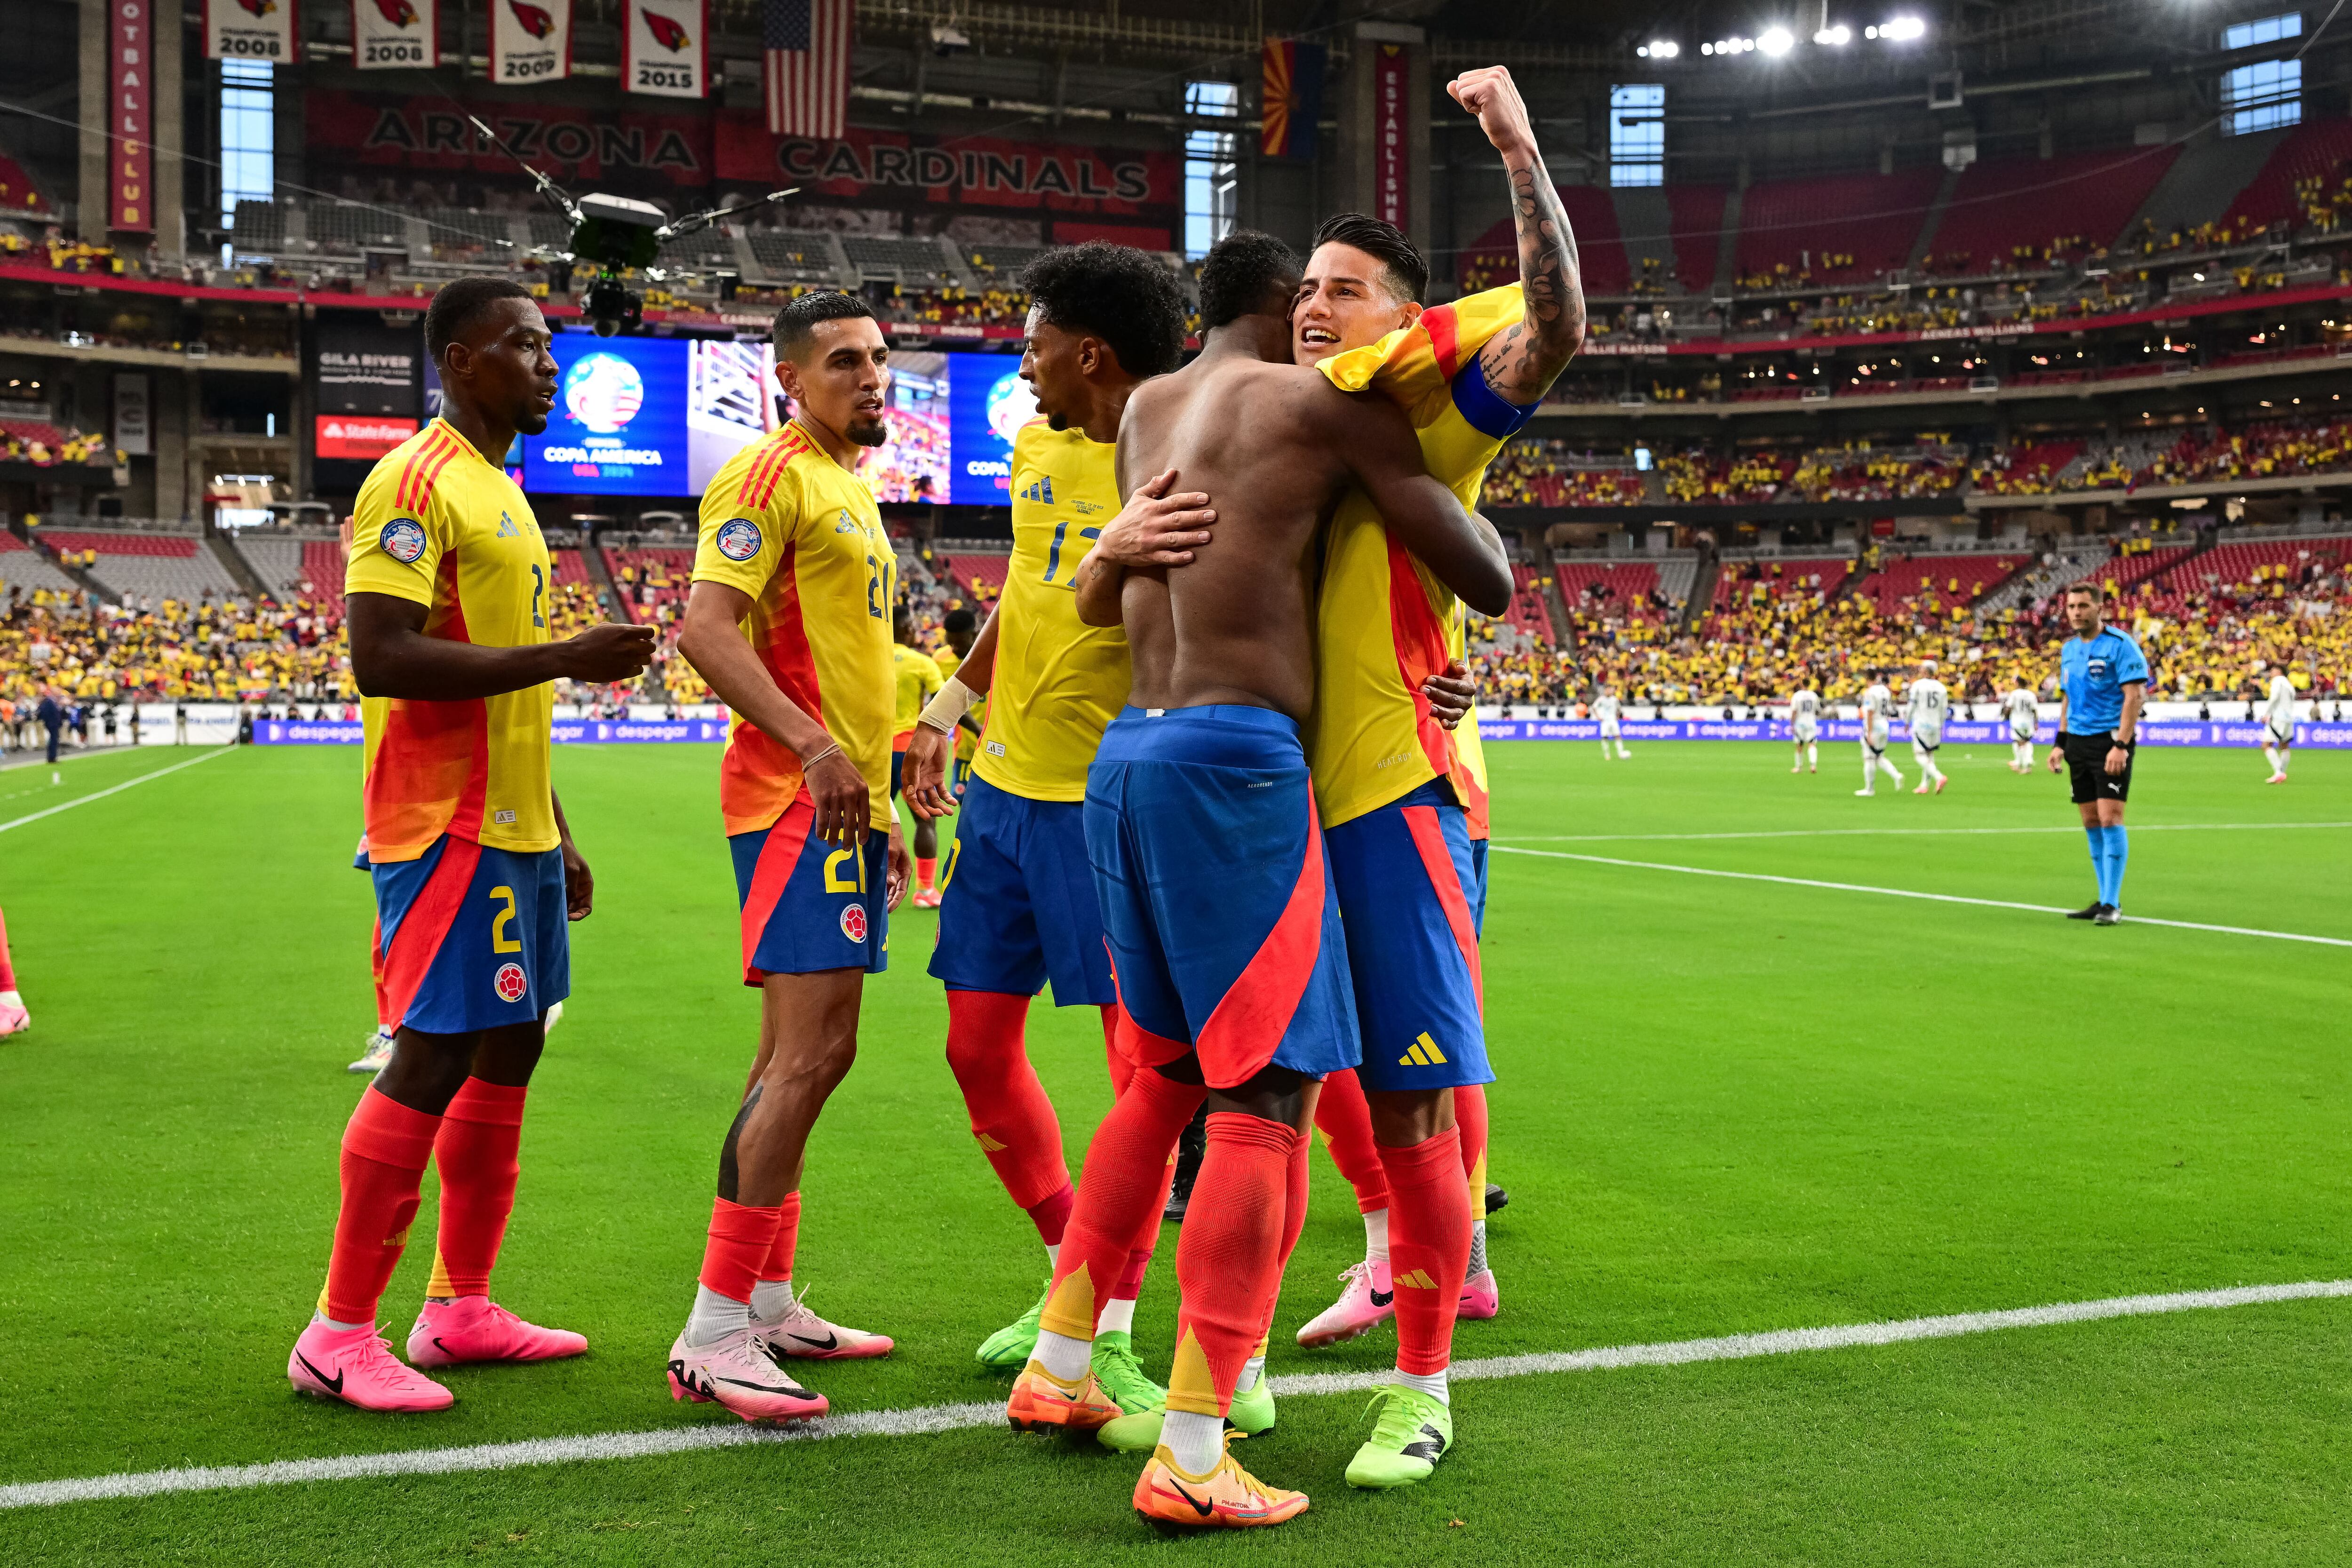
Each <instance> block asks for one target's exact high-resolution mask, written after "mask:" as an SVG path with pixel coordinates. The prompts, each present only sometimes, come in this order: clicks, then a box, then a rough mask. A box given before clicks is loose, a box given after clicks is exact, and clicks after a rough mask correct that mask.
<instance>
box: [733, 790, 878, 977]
mask: <svg viewBox="0 0 2352 1568" xmlns="http://www.w3.org/2000/svg"><path fill="white" fill-rule="evenodd" d="M815 822H816V803H815V801H814V800H813V799H811V798H810V796H809V795H808V792H807V791H805V790H803V791H802V792H801V794H800V795H797V796H795V797H794V798H793V804H792V805H790V806H788V807H786V808H785V810H784V815H783V816H780V817H778V818H777V819H776V821H775V824H774V826H769V827H762V828H760V829H757V830H755V831H753V832H751V833H738V834H735V835H733V836H732V837H730V838H729V839H728V840H727V847H728V850H729V852H730V854H731V855H732V856H733V857H734V860H735V896H736V898H737V899H738V900H740V904H741V907H742V914H743V984H746V985H757V984H760V983H761V981H763V980H765V979H766V978H767V977H768V976H769V975H771V974H814V973H817V972H819V971H821V970H827V969H862V970H864V971H865V972H866V973H868V974H879V973H882V972H883V971H884V970H885V969H887V968H888V967H889V966H890V909H889V899H888V894H887V882H888V878H889V870H890V835H889V830H888V829H887V828H882V827H877V828H874V829H872V830H870V831H869V832H868V833H867V834H866V843H865V845H864V846H863V847H859V846H857V845H855V844H828V843H826V842H825V841H824V839H822V838H819V837H817V836H816V835H815V834H814V833H813V832H811V831H810V829H811V828H812V827H813V826H814V825H815Z"/></svg>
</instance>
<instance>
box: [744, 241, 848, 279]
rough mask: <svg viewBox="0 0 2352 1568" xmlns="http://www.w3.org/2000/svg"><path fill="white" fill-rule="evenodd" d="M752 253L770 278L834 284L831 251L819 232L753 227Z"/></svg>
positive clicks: (834, 277) (834, 276)
mask: <svg viewBox="0 0 2352 1568" xmlns="http://www.w3.org/2000/svg"><path fill="white" fill-rule="evenodd" d="M751 255H752V257H753V258H754V259H755V260H757V261H758V262H759V264H760V270H761V272H763V273H765V274H766V275H767V276H768V277H771V278H781V279H784V280H786V281H788V282H794V283H823V284H828V285H830V284H835V283H837V282H838V280H839V279H837V277H836V275H835V271H834V266H833V252H832V249H831V248H830V247H828V246H827V244H826V243H825V237H824V236H823V235H821V234H796V233H793V232H791V231H789V230H786V229H779V228H755V229H753V230H752V231H751Z"/></svg>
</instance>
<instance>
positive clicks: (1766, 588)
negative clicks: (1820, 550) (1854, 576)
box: [1709, 555, 1846, 615]
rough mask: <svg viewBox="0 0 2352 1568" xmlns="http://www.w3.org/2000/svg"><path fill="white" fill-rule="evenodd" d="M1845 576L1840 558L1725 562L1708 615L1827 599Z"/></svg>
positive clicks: (1717, 576)
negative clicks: (1780, 601)
mask: <svg viewBox="0 0 2352 1568" xmlns="http://www.w3.org/2000/svg"><path fill="white" fill-rule="evenodd" d="M1845 575H1846V560H1845V557H1843V556H1842V555H1831V556H1802V557H1775V558H1770V559H1767V558H1762V557H1759V558H1758V559H1755V560H1739V561H1731V560H1727V561H1725V562H1723V563H1722V564H1721V565H1720V567H1719V568H1718V569H1717V573H1716V578H1715V598H1714V601H1713V606H1712V609H1711V610H1710V612H1709V613H1710V615H1716V614H1721V613H1722V612H1724V611H1727V610H1730V609H1732V608H1733V607H1735V606H1736V605H1747V604H1754V603H1761V602H1763V601H1766V600H1769V599H1776V598H1780V597H1784V596H1793V597H1798V598H1811V597H1812V596H1813V595H1817V594H1818V595H1822V596H1824V597H1826V596H1830V595H1834V594H1836V592H1837V591H1838V585H1839V584H1842V583H1843V582H1844V581H1845Z"/></svg>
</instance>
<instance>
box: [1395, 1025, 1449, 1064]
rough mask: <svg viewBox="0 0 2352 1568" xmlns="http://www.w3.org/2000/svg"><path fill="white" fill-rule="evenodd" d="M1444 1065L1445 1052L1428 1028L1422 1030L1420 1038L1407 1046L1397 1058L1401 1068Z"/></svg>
mask: <svg viewBox="0 0 2352 1568" xmlns="http://www.w3.org/2000/svg"><path fill="white" fill-rule="evenodd" d="M1444 1065H1445V1053H1444V1051H1441V1050H1439V1049H1438V1048H1437V1042H1436V1041H1435V1040H1433V1039H1431V1038H1430V1037H1429V1031H1428V1030H1426V1029H1424V1030H1423V1031H1422V1033H1421V1037H1420V1038H1419V1039H1417V1040H1415V1041H1413V1043H1412V1045H1411V1046H1409V1047H1406V1049H1405V1053H1404V1055H1402V1056H1401V1057H1399V1058H1397V1066H1399V1067H1401V1068H1437V1067H1444Z"/></svg>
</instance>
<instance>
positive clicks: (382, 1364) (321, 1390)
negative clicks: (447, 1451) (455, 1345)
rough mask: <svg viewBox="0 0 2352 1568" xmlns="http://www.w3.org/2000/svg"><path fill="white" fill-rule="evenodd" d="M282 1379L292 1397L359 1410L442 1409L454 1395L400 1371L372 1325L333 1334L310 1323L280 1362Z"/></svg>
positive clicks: (406, 1369) (323, 1326)
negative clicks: (282, 1363)
mask: <svg viewBox="0 0 2352 1568" xmlns="http://www.w3.org/2000/svg"><path fill="white" fill-rule="evenodd" d="M286 1380H287V1381H288V1382H289V1383H291V1384H293V1385H294V1392H295V1393H297V1394H310V1396H311V1397H312V1398H314V1399H340V1400H341V1401H342V1402H343V1403H344V1404H346V1405H357V1406H359V1407H360V1408H361V1409H362V1410H446V1409H448V1408H449V1406H450V1405H454V1404H456V1403H457V1395H456V1394H451V1393H450V1392H449V1391H448V1390H447V1389H446V1388H444V1387H442V1386H441V1385H440V1384H437V1383H436V1382H434V1381H433V1380H432V1379H431V1378H429V1377H427V1376H425V1374H424V1373H420V1372H417V1371H415V1370H414V1369H413V1368H410V1367H405V1366H403V1365H402V1364H401V1363H400V1361H399V1359H398V1358H397V1357H395V1356H394V1354H393V1353H392V1347H391V1346H390V1345H389V1344H386V1343H385V1342H384V1341H383V1336H382V1335H380V1334H378V1333H377V1332H376V1331H375V1325H374V1324H373V1323H369V1324H367V1325H366V1326H365V1327H363V1328H357V1329H337V1328H331V1327H330V1326H329V1325H327V1324H326V1323H323V1322H318V1321H313V1322H312V1323H311V1324H310V1326H309V1327H308V1328H306V1329H304V1330H303V1331H302V1337H301V1338H300V1339H299V1340H296V1341H295V1342H294V1353H293V1354H292V1355H290V1356H289V1357H287V1358H286Z"/></svg>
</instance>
